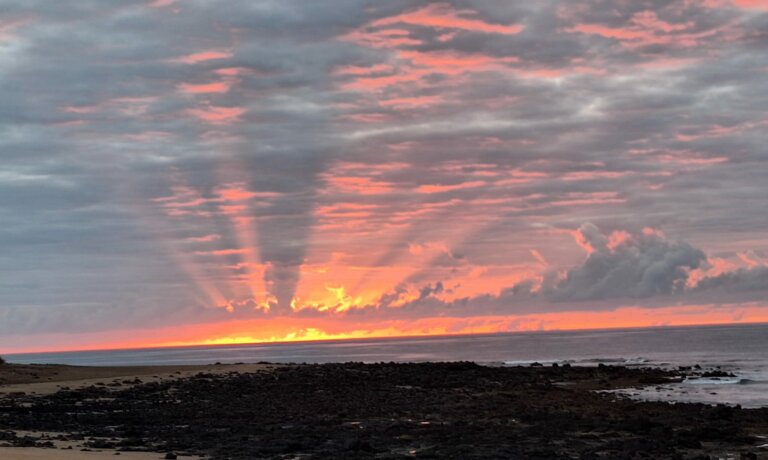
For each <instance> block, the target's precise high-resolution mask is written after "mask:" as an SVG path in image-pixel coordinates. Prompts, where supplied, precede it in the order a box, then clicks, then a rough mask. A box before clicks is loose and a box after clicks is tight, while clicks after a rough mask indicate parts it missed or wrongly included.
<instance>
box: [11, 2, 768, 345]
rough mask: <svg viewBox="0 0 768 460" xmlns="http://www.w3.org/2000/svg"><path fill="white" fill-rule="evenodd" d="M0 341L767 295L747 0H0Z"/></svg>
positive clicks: (764, 178) (759, 88) (759, 86)
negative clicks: (432, 0) (439, 0)
mask: <svg viewBox="0 0 768 460" xmlns="http://www.w3.org/2000/svg"><path fill="white" fill-rule="evenodd" d="M0 101H1V102H0V161H1V162H2V163H0V352H4V353H9V352H20V351H34V350H57V349H88V348H112V347H134V346H150V345H183V344H192V343H232V342H250V341H278V340H297V339H324V338H347V337H368V336H398V335H420V334H458V333H474V332H497V331H516V330H539V329H542V330H548V329H573V328H597V327H624V326H650V325H674V324H706V323H732V322H757V321H768V233H767V231H768V135H766V133H767V132H768V0H679V1H672V0H631V1H630V0H589V1H586V0H585V1H567V0H562V1H557V0H537V1H496V0H487V1H483V0H466V1H459V0H457V1H453V2H443V1H441V2H428V1H407V0H387V1H381V0H378V1H376V0H368V1H364V0H324V1H303V0H295V1H293V0H274V1H268V0H242V1H236V0H231V1H224V2H213V1H210V0H175V1H174V0H154V1H140V0H135V1H128V0H73V1H66V2H63V1H42V0H41V1H34V0H15V1H14V0H0Z"/></svg>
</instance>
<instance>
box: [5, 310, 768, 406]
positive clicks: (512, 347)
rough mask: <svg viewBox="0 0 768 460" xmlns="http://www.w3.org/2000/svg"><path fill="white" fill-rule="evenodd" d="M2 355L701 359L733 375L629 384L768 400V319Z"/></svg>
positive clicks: (523, 361) (165, 360)
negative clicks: (746, 322)
mask: <svg viewBox="0 0 768 460" xmlns="http://www.w3.org/2000/svg"><path fill="white" fill-rule="evenodd" d="M6 359H7V360H8V361H9V362H16V363H57V364H73V365H101V366H106V365H166V364H207V363H215V362H220V363H235V362H259V361H269V362H276V363H288V362H294V363H328V362H348V361H362V362H388V361H398V362H420V361H475V362H477V363H481V364H487V365H503V366H517V365H530V364H532V363H534V362H539V363H541V364H544V365H551V364H553V363H570V364H572V365H584V366H597V365H599V364H601V363H603V364H620V365H625V366H651V367H663V368H677V367H678V366H694V365H699V366H700V367H701V368H702V369H703V370H712V369H719V370H722V371H723V372H728V373H732V374H733V375H735V377H722V378H708V379H707V378H689V379H686V380H685V381H684V382H682V383H677V384H669V385H662V386H658V387H657V386H654V387H649V388H646V389H643V390H636V389H630V390H628V391H627V392H625V394H628V395H630V396H632V397H636V398H641V399H660V400H671V401H691V402H706V403H712V404H715V403H724V404H740V405H742V406H743V407H768V325H767V324H749V325H723V326H698V327H656V328H643V329H611V330H589V331H548V332H514V333H503V334H483V335H463V336H439V337H408V338H384V339H359V340H338V341H322V342H293V343H269V344H246V345H216V346H193V347H174V348H149V349H132V350H108V351H82V352H62V353H30V354H16V355H7V356H6Z"/></svg>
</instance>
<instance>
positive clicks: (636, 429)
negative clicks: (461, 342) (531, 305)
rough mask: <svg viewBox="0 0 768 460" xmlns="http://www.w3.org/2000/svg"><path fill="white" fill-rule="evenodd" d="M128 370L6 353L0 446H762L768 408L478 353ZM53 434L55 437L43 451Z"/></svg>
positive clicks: (585, 449)
mask: <svg viewBox="0 0 768 460" xmlns="http://www.w3.org/2000/svg"><path fill="white" fill-rule="evenodd" d="M129 370H131V369H130V368H73V367H71V366H18V365H6V366H2V368H1V369H0V376H2V377H0V378H2V379H4V381H5V382H9V383H10V385H9V386H6V385H3V386H0V392H2V393H3V396H2V397H0V433H2V436H1V438H0V445H4V446H6V447H2V448H0V449H1V450H0V455H5V456H3V457H0V458H18V459H27V458H28V459H34V460H37V459H40V460H54V459H57V460H67V459H70V458H85V459H87V458H106V457H107V456H109V457H111V458H114V456H115V454H116V453H119V454H120V455H121V456H124V457H121V458H136V459H150V458H164V457H165V455H167V454H168V453H169V452H173V453H174V455H177V457H178V458H185V457H186V458H200V456H203V457H205V458H211V459H262V458H263V459H284V458H301V459H304V458H306V459H315V458H317V459H332V458H355V459H357V458H359V459H363V458H383V459H407V458H453V459H486V458H640V457H646V458H669V459H694V458H701V459H703V458H736V459H740V458H748V459H751V458H755V459H764V458H768V450H766V449H765V448H764V447H761V446H762V445H764V444H765V443H766V440H765V439H764V438H763V436H765V435H766V434H768V410H766V409H742V408H740V407H738V406H735V407H734V406H725V405H706V404H700V403H695V404H694V403H688V404H671V403H668V402H652V401H635V400H631V399H629V398H627V397H624V396H622V395H621V394H616V393H612V392H610V391H611V390H617V389H633V388H654V387H656V386H660V385H663V384H666V383H669V382H676V381H680V380H682V379H683V378H685V377H686V372H690V371H672V370H662V369H653V368H627V367H622V366H607V365H600V366H596V367H576V366H574V367H570V366H562V365H548V366H543V365H526V366H511V367H491V366H480V365H477V364H474V363H470V362H457V363H408V364H405V363H401V364H396V363H389V364H383V363H382V364H362V363H345V364H322V365H279V366H278V365H267V364H256V365H243V364H240V365H210V366H167V367H158V366H152V367H140V368H136V369H134V371H135V372H133V373H126V371H129ZM33 373H36V374H37V378H35V377H34V376H33ZM24 375H26V377H23V376H24ZM71 376H76V377H78V378H77V379H70V380H65V378H69V377H71ZM25 379H26V380H25ZM40 379H51V380H50V381H46V382H44V383H39V382H36V381H37V380H40ZM94 380H99V381H97V382H94ZM139 381H140V382H139ZM11 382H12V383H11ZM42 385H48V386H47V387H46V388H49V389H56V390H57V391H55V392H45V391H43V390H42ZM51 385H53V388H51ZM57 385H58V387H57ZM9 388H12V389H13V391H8V390H9ZM25 389H26V390H27V391H24V390H25ZM32 391H35V392H37V393H36V394H33V393H32ZM21 392H23V394H22V393H21ZM49 442H52V443H53V445H55V448H46V449H40V448H35V446H37V447H42V446H46V445H48V446H50V444H47V443H49ZM62 443H65V444H66V443H69V444H70V445H73V448H72V450H65V449H63V448H62V447H66V446H65V445H64V444H62ZM11 446H26V447H11ZM80 449H88V450H89V451H80ZM95 451H100V452H95Z"/></svg>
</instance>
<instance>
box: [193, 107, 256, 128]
mask: <svg viewBox="0 0 768 460" xmlns="http://www.w3.org/2000/svg"><path fill="white" fill-rule="evenodd" d="M187 113H189V114H190V115H192V116H195V117H197V118H199V119H200V120H202V121H204V122H206V123H210V124H212V125H223V124H227V123H231V122H234V121H237V120H238V119H239V118H240V115H242V114H243V113H245V109H243V108H242V107H215V106H208V107H206V108H202V109H188V110H187Z"/></svg>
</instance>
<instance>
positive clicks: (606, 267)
mask: <svg viewBox="0 0 768 460" xmlns="http://www.w3.org/2000/svg"><path fill="white" fill-rule="evenodd" d="M576 234H577V238H578V241H580V242H581V243H582V244H583V245H585V246H586V247H588V248H589V250H590V253H589V256H588V257H587V260H586V261H585V262H584V263H583V264H582V265H580V266H578V267H575V268H572V269H570V270H568V272H567V273H566V275H565V277H564V278H563V279H562V280H560V281H558V282H556V283H555V284H554V286H551V287H548V286H545V287H543V288H542V294H543V295H544V296H546V297H547V298H549V299H552V300H553V301H557V302H564V301H586V300H604V299H615V298H647V297H653V296H659V295H670V294H675V293H678V292H681V291H682V290H683V288H684V287H685V282H686V281H687V279H688V272H689V271H690V270H693V269H696V268H698V267H699V266H700V265H701V264H702V263H703V262H704V261H705V260H706V259H707V257H706V255H705V254H704V252H702V251H701V250H699V249H696V248H694V247H693V246H691V245H689V244H687V243H683V242H674V241H669V240H667V239H666V238H664V237H663V236H660V235H658V234H656V233H653V232H645V233H639V234H635V235H631V236H630V237H625V238H624V239H623V240H622V241H620V242H619V243H618V244H617V245H616V246H613V247H609V245H608V242H609V236H607V235H605V234H603V233H601V232H600V230H599V229H598V228H597V227H596V226H594V225H592V224H585V225H583V226H582V227H581V228H580V229H579V230H577V232H576Z"/></svg>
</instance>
